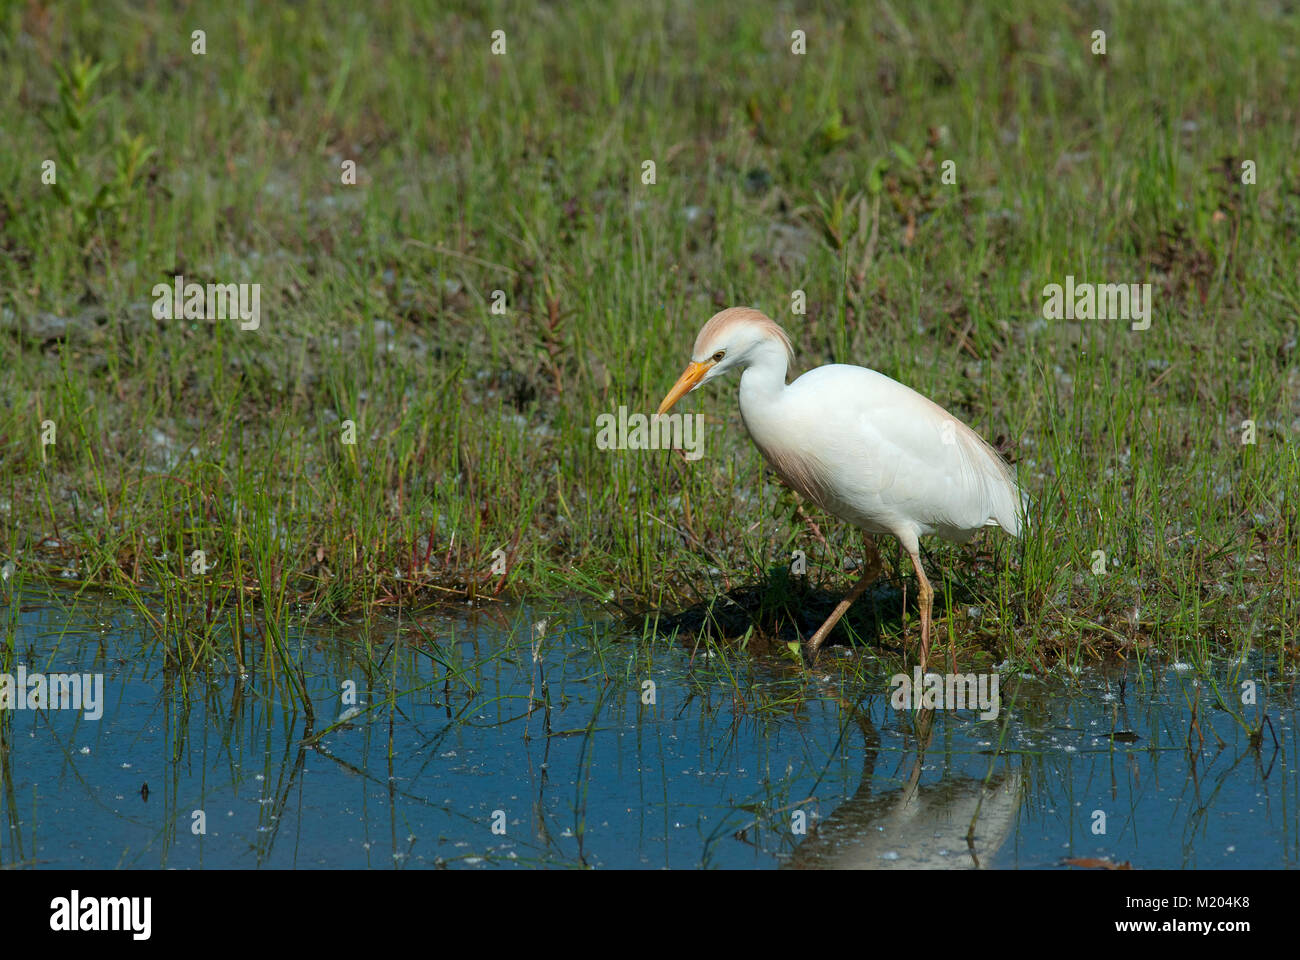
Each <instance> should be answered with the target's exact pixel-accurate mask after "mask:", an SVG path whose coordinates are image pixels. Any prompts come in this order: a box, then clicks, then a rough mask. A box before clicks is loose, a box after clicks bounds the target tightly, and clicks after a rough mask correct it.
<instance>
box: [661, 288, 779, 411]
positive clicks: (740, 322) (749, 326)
mask: <svg viewBox="0 0 1300 960" xmlns="http://www.w3.org/2000/svg"><path fill="white" fill-rule="evenodd" d="M793 358H794V350H793V349H792V348H791V346H790V338H789V337H787V336H786V335H785V331H784V330H782V329H781V328H780V327H779V326H777V325H776V324H775V323H774V322H772V321H771V320H769V319H768V318H767V317H766V316H764V315H763V314H762V313H760V312H759V311H757V310H751V309H750V308H749V307H729V308H728V309H726V310H723V311H721V312H720V313H715V314H714V315H713V316H712V317H710V318H709V322H708V323H706V324H705V325H704V327H703V329H701V330H700V335H699V336H698V337H696V338H695V349H694V350H692V351H691V362H690V363H688V364H687V365H686V370H685V371H683V373H682V375H681V376H680V377H678V378H677V382H676V383H674V384H673V388H672V389H671V390H669V391H668V396H666V397H664V400H663V403H661V404H659V410H658V412H659V413H667V412H668V411H669V410H671V409H672V408H673V405H674V404H676V403H677V401H678V400H680V399H681V398H682V397H684V396H686V394H688V393H690V392H691V391H692V390H694V389H696V388H697V387H700V386H702V385H703V384H706V383H708V382H709V381H710V380H712V379H713V378H714V377H720V376H722V375H723V374H724V373H726V372H727V371H729V370H732V369H740V370H744V369H745V368H746V367H748V366H750V365H751V364H754V363H759V362H763V361H766V362H769V363H771V364H773V365H774V366H779V367H780V372H781V376H782V377H784V376H785V368H786V365H787V364H789V362H790V361H791V360H792V359H793Z"/></svg>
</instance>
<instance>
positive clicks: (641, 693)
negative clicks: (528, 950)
mask: <svg viewBox="0 0 1300 960" xmlns="http://www.w3.org/2000/svg"><path fill="white" fill-rule="evenodd" d="M543 618H544V619H545V620H546V621H547V625H546V627H545V628H544V629H543V630H541V631H537V630H535V629H534V628H533V624H534V623H535V622H537V621H539V620H541V619H543ZM4 620H5V624H4V627H3V629H4V630H5V634H3V635H2V636H3V642H0V673H9V674H11V675H14V674H15V673H16V670H17V667H18V665H20V664H21V665H22V666H23V667H24V669H25V670H26V671H28V672H29V673H31V672H35V671H44V672H47V673H55V672H66V673H71V672H78V673H80V672H85V673H91V674H94V673H99V674H102V675H103V684H104V687H103V689H104V697H103V703H102V716H100V717H99V718H98V719H90V718H89V717H88V716H86V715H85V714H84V713H83V712H82V711H78V710H72V709H67V710H63V709H47V710H29V709H21V710H3V711H0V867H3V866H13V865H15V864H17V865H29V866H36V867H79V866H82V867H132V868H140V867H176V868H187V867H257V866H267V867H353V868H355V867H376V868H382V869H393V868H409V867H428V866H443V865H445V866H457V867H465V866H473V867H489V866H535V865H547V866H583V865H586V866H594V867H677V868H681V867H700V866H707V867H750V868H771V867H783V866H786V867H831V866H865V867H881V868H889V867H928V868H945V867H949V868H968V867H972V866H975V865H977V864H978V865H979V866H984V867H1017V868H1059V867H1061V865H1062V861H1063V859H1064V858H1095V859H1108V860H1110V861H1111V862H1112V863H1121V862H1129V863H1131V864H1132V865H1133V867H1135V868H1156V867H1175V868H1178V867H1268V868H1278V867H1290V866H1294V865H1296V863H1297V862H1298V861H1300V846H1298V843H1297V836H1298V835H1300V829H1298V824H1300V812H1298V811H1300V807H1298V806H1297V786H1298V778H1297V773H1296V767H1295V761H1294V758H1295V757H1296V755H1297V754H1296V748H1297V743H1296V722H1295V688H1294V677H1293V676H1292V677H1287V678H1284V679H1283V680H1282V681H1279V680H1278V679H1277V677H1276V676H1275V675H1274V676H1272V678H1271V679H1269V678H1268V676H1266V674H1265V671H1264V670H1263V668H1262V666H1261V665H1260V664H1259V663H1258V662H1256V661H1252V660H1249V659H1248V660H1247V665H1246V667H1239V668H1236V670H1235V671H1234V668H1231V667H1230V666H1228V665H1226V664H1221V665H1217V666H1215V667H1213V668H1212V669H1211V671H1210V673H1209V674H1208V677H1207V678H1202V679H1197V676H1196V674H1195V673H1193V672H1190V671H1187V670H1185V669H1180V668H1179V667H1176V666H1152V665H1150V664H1148V665H1147V666H1146V668H1145V669H1143V670H1139V669H1137V668H1136V667H1135V666H1133V665H1129V666H1127V667H1123V666H1112V667H1108V668H1106V669H1098V670H1095V671H1091V672H1086V673H1082V674H1079V675H1077V676H1075V677H1073V678H1072V679H1071V680H1070V682H1068V683H1067V682H1063V681H1044V680H1038V679H1032V678H1023V677H1021V676H1019V675H1018V674H1015V673H1010V672H1008V673H1005V674H1003V675H1002V676H1001V685H1000V693H1001V708H1000V712H999V715H998V716H997V717H996V718H994V719H990V720H979V719H978V718H977V716H976V715H975V714H974V713H973V712H971V711H969V710H961V711H955V712H953V711H943V710H935V711H933V712H930V711H922V712H920V713H916V712H913V711H911V710H898V709H894V708H893V707H891V705H890V692H889V690H888V688H887V676H886V668H885V667H884V666H883V664H882V663H881V662H880V661H877V660H876V659H875V656H874V653H873V651H871V650H866V649H864V650H858V651H856V652H852V653H848V654H846V653H838V654H836V655H834V656H832V657H830V658H828V659H824V662H823V664H822V665H821V667H820V668H819V669H818V670H816V671H814V672H813V673H812V674H811V675H809V674H807V673H804V672H802V671H800V670H799V669H798V668H797V667H796V666H795V664H794V663H793V662H789V663H787V662H781V661H771V660H762V659H759V658H756V657H751V656H748V655H745V654H741V653H738V652H736V651H713V652H710V651H708V650H705V649H692V647H691V646H690V645H688V644H684V643H681V642H676V641H672V640H670V639H669V638H658V639H655V640H654V641H642V640H640V639H639V638H636V637H628V636H626V635H625V634H623V633H622V632H621V631H620V628H619V627H618V626H617V625H616V624H614V623H611V622H608V621H605V620H603V619H602V620H600V621H590V620H588V619H586V618H585V617H584V612H583V610H582V609H581V608H577V607H574V608H568V609H564V610H559V611H546V612H540V611H535V610H529V609H526V608H513V609H502V608H498V609H493V610H489V611H472V612H471V613H470V614H469V615H468V619H467V618H460V619H454V618H449V617H424V618H421V619H420V620H419V621H418V626H416V625H415V624H410V623H405V624H402V623H397V624H395V623H386V624H383V625H381V626H376V627H373V628H371V629H370V630H369V631H367V630H365V629H363V628H361V627H356V628H352V629H348V630H338V631H334V632H330V631H328V630H326V629H319V630H316V631H314V632H313V631H308V632H306V633H296V632H295V633H293V634H291V635H290V636H288V637H286V638H285V639H284V641H283V643H284V649H285V654H284V657H287V658H288V659H289V660H290V661H291V662H292V663H293V664H295V665H297V666H301V668H302V673H301V682H302V683H303V684H304V688H305V691H306V694H307V696H308V697H309V699H310V702H311V705H312V714H313V716H312V717H308V715H307V713H306V710H305V709H304V708H303V707H302V706H301V705H300V701H298V700H296V698H295V696H294V695H293V694H292V692H291V691H290V689H289V683H288V681H287V679H286V676H285V673H284V671H283V669H282V666H283V662H284V659H283V657H277V656H276V655H275V654H274V653H273V652H272V651H271V648H270V646H269V645H268V646H267V647H266V648H263V647H261V646H258V647H257V649H255V650H254V649H249V651H248V662H247V664H246V666H245V668H244V669H243V670H241V668H240V667H239V666H238V665H236V664H235V663H234V662H233V661H232V660H230V659H229V658H226V659H217V658H215V657H208V658H207V659H205V660H204V661H203V662H202V663H201V664H200V665H199V666H198V667H197V668H196V669H194V670H192V671H186V672H184V673H182V671H180V670H179V669H177V668H175V667H174V666H171V665H169V663H168V657H167V656H165V654H164V647H163V645H162V644H161V643H160V642H159V641H158V640H157V639H156V637H155V635H154V633H153V631H152V629H151V628H146V626H145V621H144V618H143V617H141V616H140V615H138V614H137V613H136V612H134V611H132V610H130V609H127V608H123V607H120V606H115V605H113V604H111V603H108V602H103V603H100V602H98V601H86V600H82V601H81V602H80V603H79V604H77V605H75V607H73V606H71V605H70V601H69V600H67V599H66V598H54V599H51V598H38V597H29V598H28V602H27V603H25V604H24V605H23V606H22V607H21V608H20V609H19V610H18V611H14V610H12V609H11V610H10V611H8V613H7V615H6V616H5V618H4ZM535 638H537V640H536V659H534V649H533V642H534V639H535ZM175 642H176V641H175V640H174V639H173V640H172V641H171V644H172V649H173V651H174V650H175ZM223 646H224V647H228V644H224V645H223ZM1211 679H1212V680H1213V681H1214V683H1213V684H1212V683H1211V682H1209V681H1210V680H1211ZM1242 680H1254V681H1256V682H1257V684H1258V699H1259V703H1260V705H1256V706H1250V705H1247V706H1243V705H1241V703H1240V700H1241V688H1240V683H1241V681H1242ZM348 681H351V682H353V683H354V684H355V689H356V695H355V699H356V701H357V703H356V709H358V710H360V711H361V712H360V713H359V714H358V715H356V716H354V717H352V719H351V720H350V721H349V722H347V723H346V724H345V725H343V726H339V727H337V728H335V729H332V730H329V729H327V728H328V727H330V725H331V724H333V723H334V722H335V721H336V720H337V719H338V718H339V716H340V715H341V714H342V713H343V712H344V711H346V710H348V709H349V708H350V707H352V704H351V703H349V702H346V697H347V694H346V691H347V689H348V687H347V682H348ZM646 681H653V688H651V687H649V686H647V685H646ZM1214 684H1217V686H1218V689H1219V690H1220V691H1221V692H1222V695H1223V696H1224V697H1226V698H1229V699H1228V702H1229V703H1230V704H1232V705H1233V708H1234V709H1235V711H1236V712H1237V713H1238V714H1240V715H1242V716H1243V717H1244V718H1246V719H1248V720H1249V721H1250V722H1251V723H1252V724H1253V723H1256V722H1257V719H1256V718H1257V717H1258V716H1259V715H1260V714H1261V713H1267V714H1268V715H1269V717H1270V719H1271V722H1272V729H1271V730H1270V729H1269V728H1267V727H1266V728H1265V730H1264V734H1263V742H1262V745H1261V746H1260V748H1259V749H1258V750H1256V749H1253V748H1252V746H1251V744H1250V742H1249V740H1250V738H1249V734H1248V732H1247V731H1246V730H1245V729H1243V727H1242V726H1241V725H1240V724H1239V723H1238V722H1237V721H1236V720H1235V719H1234V718H1233V717H1232V716H1231V715H1230V714H1229V713H1228V712H1226V711H1224V710H1222V709H1218V708H1216V707H1215V706H1214V705H1213V704H1214V702H1215V695H1214V693H1213V690H1212V687H1213V685H1214ZM295 704H298V705H297V706H296V705H295ZM530 704H531V706H532V709H531V710H530V709H529V708H530ZM1193 708H1195V719H1196V725H1195V726H1193V724H1192V720H1193ZM1196 729H1199V731H1200V733H1201V734H1202V735H1203V736H1204V741H1203V742H1202V741H1201V739H1200V737H1199V736H1198V735H1197V733H1196V732H1195V731H1196ZM1189 730H1190V731H1191V734H1190V735H1191V742H1192V749H1190V750H1189V748H1188V746H1187V736H1188V733H1189ZM1112 734H1114V736H1112ZM1274 734H1276V744H1277V745H1276V746H1275V744H1274ZM145 785H147V790H146V789H144V787H145ZM972 824H973V826H972ZM801 827H802V828H804V829H801Z"/></svg>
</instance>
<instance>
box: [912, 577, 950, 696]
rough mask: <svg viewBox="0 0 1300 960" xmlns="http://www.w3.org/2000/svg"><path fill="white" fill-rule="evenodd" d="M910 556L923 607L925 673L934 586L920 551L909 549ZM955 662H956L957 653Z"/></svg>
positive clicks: (918, 601) (922, 639)
mask: <svg viewBox="0 0 1300 960" xmlns="http://www.w3.org/2000/svg"><path fill="white" fill-rule="evenodd" d="M908 556H910V557H911V558H912V566H913V567H914V568H915V569H916V586H917V594H918V596H917V598H916V599H917V604H918V605H919V606H920V608H921V672H922V673H925V668H926V663H927V661H929V659H930V613H931V607H932V605H933V603H934V588H933V587H931V586H930V581H929V580H928V579H927V578H926V576H925V569H924V568H923V567H922V566H921V554H920V552H919V551H918V552H916V553H912V552H910V551H909V553H908ZM953 662H954V663H955V662H956V658H955V655H954V661H953ZM954 672H955V671H954Z"/></svg>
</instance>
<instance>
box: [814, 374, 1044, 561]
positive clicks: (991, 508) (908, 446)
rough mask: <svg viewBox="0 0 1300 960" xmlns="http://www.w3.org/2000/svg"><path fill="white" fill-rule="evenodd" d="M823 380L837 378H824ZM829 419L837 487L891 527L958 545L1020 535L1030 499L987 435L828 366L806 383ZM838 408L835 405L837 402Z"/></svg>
mask: <svg viewBox="0 0 1300 960" xmlns="http://www.w3.org/2000/svg"><path fill="white" fill-rule="evenodd" d="M821 371H827V372H826V373H824V374H821ZM813 374H820V375H819V376H817V377H814V378H813V380H812V381H811V382H810V383H808V384H807V385H806V386H805V387H804V388H802V389H801V390H800V391H799V393H800V394H802V395H803V396H802V397H801V398H800V399H801V400H802V403H801V406H803V407H804V408H805V416H804V417H802V418H801V420H803V421H804V423H805V424H808V423H809V422H810V421H811V419H812V411H810V410H808V402H809V398H811V397H812V396H813V395H814V394H815V395H817V396H818V397H819V398H820V401H819V403H818V404H817V408H818V409H820V410H821V412H822V414H823V415H824V416H826V417H829V418H830V419H829V422H826V423H823V424H822V425H821V426H820V427H819V428H818V429H817V433H818V434H819V435H820V437H819V445H820V446H821V447H822V448H823V449H825V448H830V450H831V452H830V453H829V455H827V454H823V455H822V457H821V460H822V462H823V463H825V464H827V466H828V468H829V469H830V470H831V472H832V480H831V482H832V483H833V485H834V486H835V488H836V489H837V490H838V491H841V497H842V498H848V499H849V500H850V501H851V502H854V503H856V504H858V505H860V507H861V508H862V510H863V511H864V513H866V514H867V515H870V516H872V517H874V518H876V519H878V520H879V521H880V522H881V523H882V525H884V526H886V527H887V528H890V529H892V527H893V526H897V525H907V524H911V525H912V526H913V528H914V529H915V531H916V533H917V534H922V533H927V532H937V533H940V534H942V535H945V536H948V537H950V538H954V539H960V538H961V537H962V536H963V535H970V534H972V533H974V531H976V530H978V529H979V528H980V527H983V526H986V525H988V524H998V525H1000V526H1002V527H1003V528H1004V529H1005V530H1007V532H1009V533H1011V534H1013V535H1017V536H1018V535H1019V532H1020V526H1021V516H1022V513H1023V501H1022V496H1023V495H1022V493H1021V491H1020V488H1019V486H1018V485H1017V484H1016V481H1015V477H1014V475H1013V473H1012V471H1011V468H1010V467H1009V466H1008V465H1007V464H1006V462H1005V461H1004V460H1003V459H1002V458H1001V457H1000V456H999V455H998V454H997V451H995V450H994V449H993V448H992V447H990V446H989V445H988V444H987V443H985V442H984V440H983V439H981V437H980V436H979V434H977V433H975V431H974V430H972V429H971V428H970V427H968V426H966V424H964V423H962V422H961V421H960V420H958V419H957V418H956V417H954V416H952V415H951V414H949V413H948V412H947V411H946V410H944V409H943V408H942V407H940V406H939V405H938V404H936V403H934V402H933V401H931V400H929V399H927V398H926V397H924V396H922V395H921V394H919V393H917V392H916V391H915V390H912V389H911V388H910V387H907V386H904V385H903V384H901V383H898V382H897V381H896V380H892V379H890V378H889V377H887V376H885V375H884V374H881V373H877V372H876V371H874V370H868V369H867V368H865V367H853V366H847V365H842V364H836V365H832V366H830V367H819V368H817V369H816V370H814V371H810V372H809V373H808V374H805V375H804V377H801V378H799V380H796V381H795V383H794V384H791V387H792V388H794V387H797V386H799V385H801V384H803V381H804V380H805V379H807V378H808V377H811V376H812V375H813ZM828 397H830V398H833V402H831V403H827V398H828Z"/></svg>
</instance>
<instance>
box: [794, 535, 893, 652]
mask: <svg viewBox="0 0 1300 960" xmlns="http://www.w3.org/2000/svg"><path fill="white" fill-rule="evenodd" d="M863 540H865V541H866V544H867V556H866V569H865V570H863V571H862V576H861V578H859V580H858V582H857V583H855V584H854V585H853V589H852V590H850V591H849V594H848V596H847V597H845V598H844V599H843V600H841V601H840V602H839V604H838V605H837V606H836V607H835V609H834V610H832V611H831V615H830V616H829V617H827V618H826V622H825V623H823V624H822V625H821V626H820V627H818V628H817V632H816V633H814V634H813V635H812V637H810V638H809V640H808V642H807V643H806V644H805V645H804V649H805V650H807V651H808V658H809V659H810V660H811V659H814V658H815V657H816V656H817V650H818V649H819V648H820V647H821V645H822V642H823V641H824V640H825V639H826V638H827V637H828V636H830V632H831V630H832V629H833V628H834V626H835V624H837V623H839V621H840V617H842V616H844V614H846V613H848V610H849V607H851V606H853V602H854V601H855V600H857V599H858V597H860V596H862V592H863V591H864V590H866V589H867V587H869V586H870V585H871V584H872V583H873V582H874V581H875V579H876V578H877V577H878V576H880V554H879V553H877V552H876V545H875V544H874V543H872V541H871V538H870V537H863Z"/></svg>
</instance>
